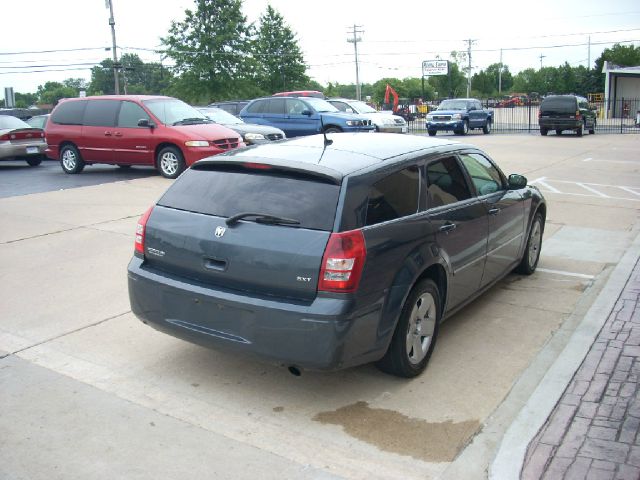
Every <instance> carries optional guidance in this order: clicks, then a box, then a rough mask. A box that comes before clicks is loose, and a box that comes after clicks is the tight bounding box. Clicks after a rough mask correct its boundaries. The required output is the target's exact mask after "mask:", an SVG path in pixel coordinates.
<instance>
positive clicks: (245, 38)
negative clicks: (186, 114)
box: [162, 0, 254, 103]
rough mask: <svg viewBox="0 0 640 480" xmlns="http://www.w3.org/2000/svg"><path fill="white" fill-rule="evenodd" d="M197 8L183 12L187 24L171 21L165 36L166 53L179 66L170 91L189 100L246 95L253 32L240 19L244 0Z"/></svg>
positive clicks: (202, 1)
mask: <svg viewBox="0 0 640 480" xmlns="http://www.w3.org/2000/svg"><path fill="white" fill-rule="evenodd" d="M195 3H196V9H195V10H190V9H187V10H185V17H184V20H183V21H172V22H171V27H170V28H169V33H168V35H167V36H166V37H164V38H162V43H163V45H164V46H165V48H166V55H167V56H168V57H170V58H172V59H173V61H174V63H175V73H177V74H178V75H179V78H178V79H177V81H176V82H175V84H174V85H173V87H172V89H173V90H174V91H176V92H177V93H178V94H179V96H180V97H181V98H183V99H185V100H188V101H191V102H194V103H195V101H196V100H202V99H217V100H220V99H224V98H231V97H236V96H242V94H243V93H245V92H244V90H246V88H247V84H244V85H243V84H239V83H238V79H239V78H240V79H242V78H247V77H250V76H251V72H250V71H249V70H250V67H252V66H254V65H253V63H249V62H247V61H245V59H246V56H247V53H248V52H250V50H251V46H252V45H251V33H252V28H251V27H249V26H248V25H247V19H246V17H245V16H244V15H242V11H241V8H242V1H241V0H195Z"/></svg>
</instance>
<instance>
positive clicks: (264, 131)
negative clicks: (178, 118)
mask: <svg viewBox="0 0 640 480" xmlns="http://www.w3.org/2000/svg"><path fill="white" fill-rule="evenodd" d="M197 109H198V111H199V112H201V113H203V114H204V115H206V117H207V118H208V119H209V120H211V121H213V122H215V123H217V124H219V125H224V126H225V127H227V128H230V129H231V130H233V131H235V132H236V133H238V134H239V135H240V136H241V137H242V139H243V140H244V143H246V144H247V145H252V144H255V143H269V142H274V141H276V140H282V139H284V138H287V136H286V135H285V134H284V132H283V131H282V130H280V129H279V128H275V127H269V126H267V125H257V124H254V123H245V122H244V121H242V119H240V118H238V117H235V116H233V115H231V114H230V113H229V112H225V111H224V110H222V109H221V108H216V107H197Z"/></svg>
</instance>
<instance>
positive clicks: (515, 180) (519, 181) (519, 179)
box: [509, 173, 528, 190]
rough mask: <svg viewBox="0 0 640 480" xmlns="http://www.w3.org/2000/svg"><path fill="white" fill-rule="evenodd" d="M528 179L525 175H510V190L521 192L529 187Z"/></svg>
mask: <svg viewBox="0 0 640 480" xmlns="http://www.w3.org/2000/svg"><path fill="white" fill-rule="evenodd" d="M527 182H528V180H527V177H525V176H524V175H518V174H516V173H514V174H512V175H509V189H510V190H520V189H521V188H524V187H526V186H527Z"/></svg>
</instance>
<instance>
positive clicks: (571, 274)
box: [537, 268, 596, 280]
mask: <svg viewBox="0 0 640 480" xmlns="http://www.w3.org/2000/svg"><path fill="white" fill-rule="evenodd" d="M537 271H538V272H544V273H553V274H554V275H564V276H565V277H576V278H584V279H586V280H593V279H594V278H596V277H595V276H594V275H586V274H584V273H575V272H565V271H564V270H551V269H549V268H538V269H537Z"/></svg>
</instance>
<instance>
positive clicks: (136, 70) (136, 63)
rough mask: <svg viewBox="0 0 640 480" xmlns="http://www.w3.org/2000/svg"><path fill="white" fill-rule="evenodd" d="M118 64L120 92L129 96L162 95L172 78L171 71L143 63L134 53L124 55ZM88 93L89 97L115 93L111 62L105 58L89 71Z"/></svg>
mask: <svg viewBox="0 0 640 480" xmlns="http://www.w3.org/2000/svg"><path fill="white" fill-rule="evenodd" d="M119 63H120V64H121V65H122V68H121V73H120V75H119V77H120V90H121V92H124V91H125V90H126V92H127V93H129V94H149V95H158V94H163V93H165V92H166V90H167V89H168V88H169V85H170V83H171V80H172V78H173V75H172V73H171V71H170V70H167V69H166V68H164V67H163V66H162V65H161V64H160V63H153V62H152V63H145V62H143V61H142V60H141V59H140V57H139V56H138V55H136V54H135V53H125V54H124V55H122V57H121V58H120V62H119ZM125 87H126V89H125ZM88 91H89V94H91V95H112V94H114V93H115V82H114V79H113V60H111V59H109V58H107V59H105V60H103V61H102V62H100V66H97V67H93V68H92V69H91V82H90V85H89V87H88Z"/></svg>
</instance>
